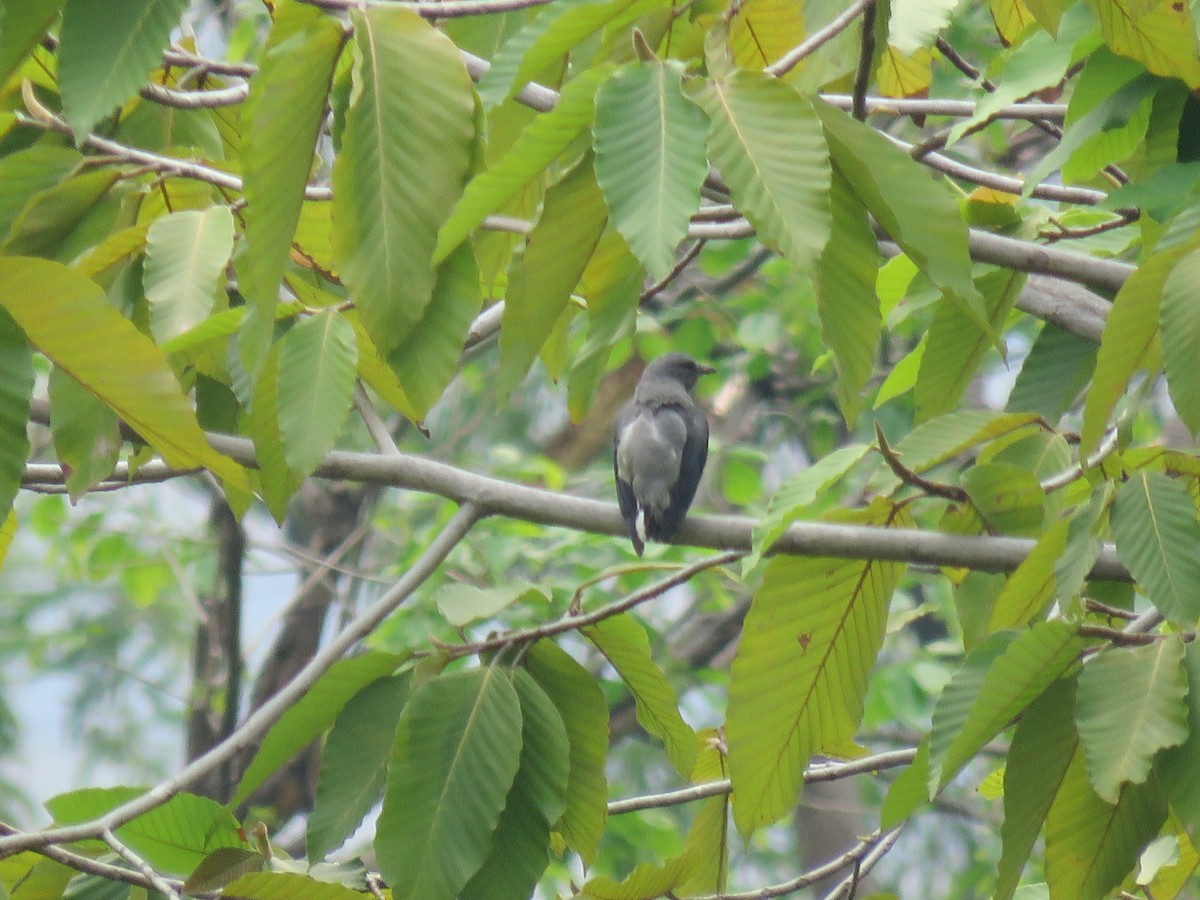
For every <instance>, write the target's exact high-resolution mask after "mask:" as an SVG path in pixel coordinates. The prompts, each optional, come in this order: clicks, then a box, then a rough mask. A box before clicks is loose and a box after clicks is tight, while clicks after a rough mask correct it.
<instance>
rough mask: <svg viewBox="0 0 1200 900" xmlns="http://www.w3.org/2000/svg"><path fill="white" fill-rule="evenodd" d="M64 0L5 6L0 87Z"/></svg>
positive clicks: (0, 29) (0, 36)
mask: <svg viewBox="0 0 1200 900" xmlns="http://www.w3.org/2000/svg"><path fill="white" fill-rule="evenodd" d="M64 2H66V0H25V2H24V3H13V4H8V5H6V6H5V8H4V18H3V20H2V21H0V84H4V83H5V82H6V81H8V79H9V78H10V77H11V76H12V74H13V73H14V72H16V71H17V69H18V68H20V66H21V63H22V62H23V61H24V59H25V58H26V57H27V56H28V55H29V53H30V51H32V50H33V48H34V47H36V46H37V43H38V41H39V40H41V37H42V35H44V34H45V33H46V31H47V30H49V28H50V26H51V25H52V24H54V20H55V19H56V18H58V11H59V10H60V9H62V6H63V3H64Z"/></svg>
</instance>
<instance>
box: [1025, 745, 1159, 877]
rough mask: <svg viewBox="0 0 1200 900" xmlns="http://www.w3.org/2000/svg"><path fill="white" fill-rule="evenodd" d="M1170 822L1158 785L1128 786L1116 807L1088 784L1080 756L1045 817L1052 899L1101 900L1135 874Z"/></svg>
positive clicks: (1155, 781)
mask: <svg viewBox="0 0 1200 900" xmlns="http://www.w3.org/2000/svg"><path fill="white" fill-rule="evenodd" d="M1166 818H1167V801H1166V798H1165V797H1164V796H1163V791H1162V785H1161V784H1160V783H1159V782H1158V779H1156V778H1151V779H1149V780H1148V781H1146V782H1145V783H1144V784H1129V785H1126V786H1125V787H1124V788H1123V789H1122V790H1121V794H1120V797H1119V798H1118V800H1117V803H1116V804H1115V805H1113V804H1109V803H1105V802H1104V801H1103V800H1101V799H1100V798H1099V797H1097V796H1096V793H1095V792H1094V791H1093V790H1092V787H1091V785H1090V784H1089V783H1088V778H1087V773H1086V771H1085V767H1084V762H1083V753H1082V751H1076V753H1075V757H1074V758H1073V759H1072V760H1071V764H1070V766H1069V767H1068V768H1067V771H1066V775H1065V776H1064V777H1063V782H1062V787H1060V788H1059V791H1058V794H1057V795H1056V796H1055V798H1054V803H1053V804H1052V805H1051V807H1050V811H1049V814H1048V815H1047V816H1046V854H1045V859H1046V863H1045V865H1046V881H1047V882H1048V883H1049V884H1050V896H1051V897H1064V898H1065V897H1070V898H1072V900H1101V898H1103V897H1107V896H1108V894H1109V891H1111V890H1112V889H1113V888H1115V887H1116V886H1117V885H1118V884H1120V883H1121V881H1122V880H1123V879H1124V878H1125V876H1127V875H1128V874H1129V873H1130V872H1131V871H1132V870H1133V866H1134V864H1135V863H1136V862H1137V858H1138V855H1139V854H1140V853H1141V852H1142V849H1143V848H1144V847H1145V846H1146V844H1147V843H1149V842H1150V840H1151V839H1153V838H1154V836H1155V835H1157V834H1158V830H1159V828H1160V827H1161V826H1162V823H1163V822H1164V821H1165V820H1166Z"/></svg>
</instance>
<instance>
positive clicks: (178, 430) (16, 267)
mask: <svg viewBox="0 0 1200 900" xmlns="http://www.w3.org/2000/svg"><path fill="white" fill-rule="evenodd" d="M0 286H2V290H0V304H3V306H4V307H5V308H6V309H7V310H8V311H9V313H11V314H12V317H13V318H14V319H16V321H17V323H18V324H19V325H20V326H21V327H22V328H23V329H24V330H25V333H26V335H27V336H28V337H29V340H30V341H31V342H32V343H33V345H34V346H35V347H37V349H39V350H40V351H41V352H42V353H44V354H46V356H47V357H49V358H50V359H51V361H53V362H54V363H55V364H56V365H57V366H59V368H61V369H62V370H63V371H65V372H66V373H67V374H69V375H71V377H73V378H74V379H75V380H76V381H78V382H80V383H81V384H82V385H84V387H86V388H87V389H88V390H90V391H92V393H94V394H95V395H96V396H97V397H99V398H100V399H101V400H103V401H104V402H105V403H106V404H108V406H109V407H110V408H111V409H112V410H113V411H114V412H115V413H116V414H117V415H118V416H120V417H121V418H122V419H124V420H125V421H126V422H127V423H129V425H130V426H131V427H133V428H134V429H136V430H137V432H138V433H139V434H140V435H141V436H142V437H143V438H145V439H146V440H147V441H148V442H149V443H150V444H151V446H153V447H154V449H156V450H157V451H158V452H159V453H161V454H162V455H163V458H164V459H165V460H166V461H167V462H168V463H169V464H171V465H173V466H177V467H179V468H184V469H186V468H192V467H198V466H204V467H207V468H209V469H211V470H212V471H213V472H214V473H216V474H217V475H220V476H221V478H223V479H226V480H227V481H230V482H231V483H233V484H235V485H237V486H239V487H242V488H243V489H249V480H248V479H247V477H246V474H245V472H244V470H243V469H242V468H241V467H240V466H238V465H236V464H234V463H233V462H231V461H230V460H229V459H228V458H227V457H224V456H222V455H221V454H219V453H217V452H216V451H215V450H213V449H212V448H211V447H210V446H209V445H208V442H207V440H206V439H205V437H204V433H203V432H202V431H201V430H200V426H199V425H198V424H197V423H196V416H195V413H194V412H193V410H192V407H191V404H190V403H189V402H188V400H187V398H186V397H185V396H184V394H183V391H182V389H181V388H180V386H179V382H177V381H176V380H175V376H174V374H173V373H172V372H171V368H170V366H169V365H168V364H167V361H166V358H165V357H164V356H163V355H162V351H160V350H159V349H158V348H157V347H156V346H155V345H154V344H153V343H152V342H151V341H150V339H149V338H147V337H146V336H145V335H143V334H142V333H141V332H139V331H138V330H137V329H136V328H134V327H133V325H132V324H131V323H130V322H129V320H128V319H125V318H124V317H122V316H121V314H120V313H119V312H117V310H116V309H114V308H113V306H112V305H111V304H110V303H109V302H108V299H107V298H106V297H105V296H104V292H103V291H101V290H100V288H99V287H97V286H96V284H95V283H94V282H92V281H89V280H88V279H86V278H84V277H83V276H82V275H80V274H79V273H78V272H75V271H74V270H72V269H69V268H67V267H66V266H63V265H60V264H58V263H54V262H49V261H47V260H41V259H24V258H20V257H7V258H3V259H0Z"/></svg>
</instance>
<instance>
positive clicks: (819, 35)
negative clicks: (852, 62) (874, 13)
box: [763, 0, 875, 78]
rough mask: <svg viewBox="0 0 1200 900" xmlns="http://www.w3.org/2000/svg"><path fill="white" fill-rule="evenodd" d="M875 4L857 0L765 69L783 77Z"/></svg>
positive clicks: (768, 72) (869, 0)
mask: <svg viewBox="0 0 1200 900" xmlns="http://www.w3.org/2000/svg"><path fill="white" fill-rule="evenodd" d="M874 5H875V0H855V2H854V3H851V4H850V6H849V7H847V9H846V10H845V11H844V12H842V13H840V14H839V15H838V16H836V17H835V18H834V19H833V21H831V22H830V23H829V24H828V25H826V26H825V27H824V28H819V29H817V30H816V31H814V32H813V33H812V34H810V35H809V36H808V37H807V38H805V40H804V42H803V43H801V44H797V45H796V46H795V47H793V48H792V49H791V50H789V51H788V52H787V53H785V54H783V56H781V57H779V59H777V60H775V62H773V63H771V65H769V66H767V67H766V68H764V69H763V71H764V72H766V73H767V74H768V75H774V76H775V77H776V78H781V77H783V76H784V75H786V74H787V73H788V72H790V71H792V69H794V68H796V66H797V65H799V64H800V61H801V60H803V59H804V58H805V57H807V56H811V55H812V54H813V53H815V52H816V51H817V50H818V49H820V48H821V47H823V46H824V45H825V44H827V43H829V42H830V41H831V40H833V39H834V38H835V37H837V36H838V35H839V34H841V33H842V32H843V31H845V30H846V29H847V28H849V27H850V26H851V25H853V24H854V20H855V19H857V18H858V17H859V16H861V15H862V14H863V13H864V12H865V11H866V10H867V9H868V8H869V7H873V6H874Z"/></svg>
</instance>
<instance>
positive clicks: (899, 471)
mask: <svg viewBox="0 0 1200 900" xmlns="http://www.w3.org/2000/svg"><path fill="white" fill-rule="evenodd" d="M875 439H876V441H878V442H879V454H880V455H881V456H882V457H883V461H884V462H886V463H887V465H888V468H889V469H891V470H892V474H894V475H895V476H896V477H897V478H899V479H900V480H901V481H902V482H904V483H905V484H907V485H909V486H910V487H915V488H916V489H917V490H919V491H921V492H922V493H925V494H928V495H929V496H931V497H941V498H943V499H945V500H949V501H950V502H952V503H966V502H967V501H968V499H969V498H968V496H967V492H966V491H965V490H963V489H962V488H960V487H958V486H956V485H952V484H940V483H938V482H936V481H930V480H929V479H928V478H922V477H921V476H920V475H918V474H917V473H916V472H914V471H913V470H912V469H910V468H908V467H907V466H906V465H904V463H902V462H901V461H900V457H899V456H897V455H896V452H895V451H894V450H892V448H891V445H889V444H888V441H887V437H886V436H884V433H883V429H882V428H880V427H879V423H878V422H876V423H875Z"/></svg>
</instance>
